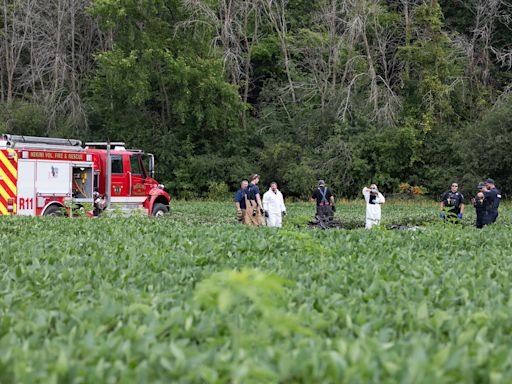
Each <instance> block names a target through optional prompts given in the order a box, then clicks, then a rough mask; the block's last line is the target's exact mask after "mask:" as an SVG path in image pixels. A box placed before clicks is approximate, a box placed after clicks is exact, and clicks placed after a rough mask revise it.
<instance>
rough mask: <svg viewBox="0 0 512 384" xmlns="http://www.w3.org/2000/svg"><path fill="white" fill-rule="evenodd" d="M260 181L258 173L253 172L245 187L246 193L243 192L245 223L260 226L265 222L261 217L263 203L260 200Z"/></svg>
mask: <svg viewBox="0 0 512 384" xmlns="http://www.w3.org/2000/svg"><path fill="white" fill-rule="evenodd" d="M259 181H260V175H258V174H253V175H252V176H251V183H250V184H249V187H247V193H246V194H245V205H246V207H247V208H246V210H245V221H246V224H250V225H256V226H261V225H264V224H265V220H264V219H263V213H264V211H263V204H262V202H261V196H260V189H259V187H258V183H259Z"/></svg>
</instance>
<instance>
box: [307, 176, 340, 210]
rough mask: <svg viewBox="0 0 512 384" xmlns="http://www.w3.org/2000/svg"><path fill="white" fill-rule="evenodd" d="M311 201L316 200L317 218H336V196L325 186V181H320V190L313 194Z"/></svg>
mask: <svg viewBox="0 0 512 384" xmlns="http://www.w3.org/2000/svg"><path fill="white" fill-rule="evenodd" d="M311 199H313V200H316V215H317V216H320V217H323V216H326V217H333V216H334V212H336V207H335V206H334V195H333V194H332V192H331V190H330V189H329V188H327V187H326V186H325V181H324V180H318V188H317V189H315V191H314V192H313V194H312V196H311Z"/></svg>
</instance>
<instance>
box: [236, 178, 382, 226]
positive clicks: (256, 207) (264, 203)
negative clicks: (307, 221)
mask: <svg viewBox="0 0 512 384" xmlns="http://www.w3.org/2000/svg"><path fill="white" fill-rule="evenodd" d="M250 180H251V181H250V182H249V181H248V180H243V181H242V183H241V184H240V189H239V190H238V191H237V193H236V194H235V207H236V211H237V219H238V221H239V222H240V223H242V224H247V225H254V226H261V225H265V224H266V225H267V226H268V227H278V228H279V227H281V226H282V222H283V216H285V215H286V206H285V204H284V199H283V194H282V193H281V191H279V189H278V188H277V183H276V182H272V183H271V184H270V188H269V190H268V191H267V192H265V193H264V194H263V198H261V196H260V189H259V187H258V183H259V181H260V176H259V175H258V174H253V175H251V177H250ZM363 196H364V198H365V200H366V224H365V227H366V228H367V229H370V228H371V227H373V226H374V225H379V224H380V219H381V209H380V206H381V204H384V202H385V201H386V199H385V198H384V196H383V195H382V193H380V192H379V190H378V189H377V185H375V184H372V185H371V186H370V188H367V187H365V188H363ZM311 199H312V200H313V201H316V216H317V217H323V218H332V217H334V212H336V205H335V204H334V203H335V198H334V194H333V193H332V191H331V190H330V189H329V188H327V187H326V185H325V181H324V180H319V181H318V188H317V189H315V190H314V191H313V193H312V195H311Z"/></svg>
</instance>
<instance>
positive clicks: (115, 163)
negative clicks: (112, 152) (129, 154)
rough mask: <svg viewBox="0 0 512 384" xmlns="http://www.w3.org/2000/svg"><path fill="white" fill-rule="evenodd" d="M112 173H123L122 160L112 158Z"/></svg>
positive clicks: (118, 157) (115, 157) (119, 157)
mask: <svg viewBox="0 0 512 384" xmlns="http://www.w3.org/2000/svg"><path fill="white" fill-rule="evenodd" d="M112 173H121V174H122V173H123V158H122V157H121V156H112Z"/></svg>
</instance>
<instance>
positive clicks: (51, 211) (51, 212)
mask: <svg viewBox="0 0 512 384" xmlns="http://www.w3.org/2000/svg"><path fill="white" fill-rule="evenodd" d="M43 215H44V216H53V217H56V216H62V207H61V206H58V205H55V204H54V205H50V206H49V207H48V208H46V211H44V214H43Z"/></svg>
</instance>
